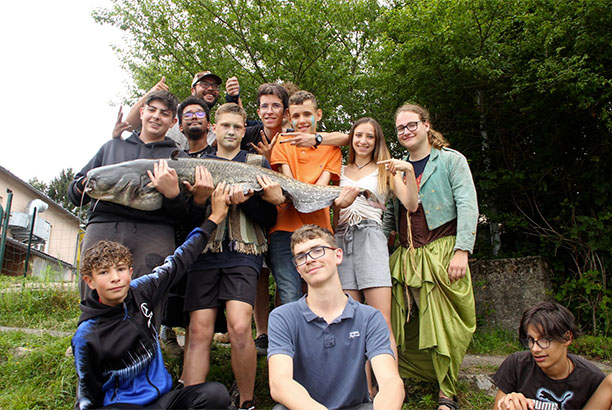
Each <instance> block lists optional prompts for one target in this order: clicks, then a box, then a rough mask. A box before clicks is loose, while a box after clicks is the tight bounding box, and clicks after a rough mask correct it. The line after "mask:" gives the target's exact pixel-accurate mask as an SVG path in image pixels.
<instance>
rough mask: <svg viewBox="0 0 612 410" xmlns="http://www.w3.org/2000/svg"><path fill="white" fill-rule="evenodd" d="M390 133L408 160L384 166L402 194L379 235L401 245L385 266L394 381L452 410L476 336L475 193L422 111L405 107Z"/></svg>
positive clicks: (462, 162)
mask: <svg viewBox="0 0 612 410" xmlns="http://www.w3.org/2000/svg"><path fill="white" fill-rule="evenodd" d="M395 126H396V130H397V136H398V141H399V143H400V144H401V145H402V146H403V147H404V148H406V149H407V150H408V155H407V156H406V157H405V158H404V159H403V160H399V159H391V160H388V161H385V163H386V167H387V169H388V170H389V172H391V173H392V174H394V175H396V174H397V173H400V174H401V175H403V177H404V179H403V182H404V184H405V189H404V194H403V195H398V197H397V198H395V199H393V200H392V201H390V203H389V206H388V207H387V210H386V212H385V215H384V221H383V228H384V231H385V233H386V234H387V235H388V234H389V233H390V232H391V231H396V232H397V233H398V235H399V239H400V244H401V247H399V248H398V249H397V250H396V251H395V252H394V253H393V254H392V255H391V257H390V259H389V263H390V267H391V277H392V284H393V298H392V302H391V303H392V306H391V323H392V327H393V333H394V334H395V337H396V340H397V347H398V364H399V369H400V375H401V376H402V377H413V378H417V379H421V380H426V381H435V382H437V383H438V385H439V387H440V392H439V401H438V403H439V407H438V409H440V410H454V409H457V408H458V406H457V401H456V397H455V396H456V394H457V376H458V373H459V367H460V365H461V362H462V361H463V357H464V355H465V352H466V350H467V347H468V345H469V343H470V340H471V338H472V334H473V333H474V330H475V329H476V314H475V309H474V295H473V291H472V281H471V276H470V271H469V268H468V255H469V254H470V253H471V252H472V251H473V248H474V241H475V239H476V224H477V221H478V202H477V200H476V189H475V187H474V181H473V179H472V174H471V172H470V169H469V166H468V164H467V160H466V159H465V157H464V156H463V155H461V153H459V152H457V151H455V150H452V149H450V148H448V142H447V141H446V140H445V139H444V137H442V135H441V134H440V133H439V132H437V131H435V130H433V129H432V127H431V123H430V120H429V113H428V112H427V110H425V109H424V108H423V107H421V106H418V105H411V104H406V105H403V106H402V107H400V108H399V109H398V110H397V112H396V114H395ZM396 192H398V191H397V190H396ZM400 192H401V191H400Z"/></svg>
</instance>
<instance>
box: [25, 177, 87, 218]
mask: <svg viewBox="0 0 612 410" xmlns="http://www.w3.org/2000/svg"><path fill="white" fill-rule="evenodd" d="M74 175H75V173H74V170H73V169H72V168H66V169H62V170H61V171H60V174H59V175H58V176H56V177H54V178H53V179H52V180H51V181H50V182H49V183H48V184H47V183H45V182H42V181H39V180H38V178H32V179H30V180H29V181H28V183H29V184H30V185H32V186H33V187H34V188H36V189H38V190H39V191H40V192H42V193H43V194H45V195H47V196H48V197H49V198H51V199H52V200H54V201H55V202H57V203H58V204H60V205H61V206H62V208H64V209H65V210H67V211H68V212H71V213H73V214H74V215H78V214H77V212H78V207H76V206H74V205H73V204H72V202H70V200H68V197H67V196H66V192H68V185H70V182H72V180H73V179H74Z"/></svg>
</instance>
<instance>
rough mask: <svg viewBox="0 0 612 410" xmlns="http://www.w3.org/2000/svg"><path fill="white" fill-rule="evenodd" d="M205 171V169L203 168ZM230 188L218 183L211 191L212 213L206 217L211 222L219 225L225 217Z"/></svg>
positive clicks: (228, 204)
mask: <svg viewBox="0 0 612 410" xmlns="http://www.w3.org/2000/svg"><path fill="white" fill-rule="evenodd" d="M204 169H206V168H204ZM229 192H230V186H229V185H227V184H226V183H225V182H219V184H217V187H216V188H215V189H214V190H213V192H212V196H211V198H210V205H211V207H212V213H211V214H210V216H209V217H208V219H210V220H211V221H213V222H214V223H216V224H217V225H219V224H220V223H221V222H222V221H223V220H224V219H225V217H226V216H227V211H228V209H229V206H230V201H229Z"/></svg>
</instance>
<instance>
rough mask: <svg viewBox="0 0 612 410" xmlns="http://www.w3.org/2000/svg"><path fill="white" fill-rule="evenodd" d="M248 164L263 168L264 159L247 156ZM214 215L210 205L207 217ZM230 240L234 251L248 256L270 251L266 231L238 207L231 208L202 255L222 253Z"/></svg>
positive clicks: (213, 233)
mask: <svg viewBox="0 0 612 410" xmlns="http://www.w3.org/2000/svg"><path fill="white" fill-rule="evenodd" d="M246 162H247V164H251V165H259V166H263V163H264V157H263V156H261V155H257V154H247V160H246ZM211 213H212V209H211V207H210V205H209V206H208V209H207V211H206V214H207V217H208V215H210V214H211ZM226 236H227V238H228V239H229V248H230V250H232V251H235V252H239V253H245V254H248V255H261V254H263V253H264V252H266V251H267V250H268V240H267V238H266V234H265V232H264V230H263V229H262V228H261V227H260V226H259V225H257V224H256V223H254V222H253V221H251V220H250V219H249V218H247V217H246V215H245V214H244V212H242V210H241V209H240V207H239V206H238V205H232V206H230V208H229V211H228V213H227V216H226V217H225V219H224V220H223V222H221V224H219V225H218V226H217V228H216V229H215V230H214V231H213V232H212V233H211V235H210V238H211V239H210V240H209V241H208V245H206V248H205V249H204V250H203V251H202V253H209V252H211V253H220V252H222V251H223V241H224V240H225V239H226Z"/></svg>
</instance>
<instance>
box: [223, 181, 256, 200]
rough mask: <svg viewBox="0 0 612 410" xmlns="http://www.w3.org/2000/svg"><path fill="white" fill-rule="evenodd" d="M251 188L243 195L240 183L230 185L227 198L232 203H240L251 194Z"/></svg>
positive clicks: (249, 197)
mask: <svg viewBox="0 0 612 410" xmlns="http://www.w3.org/2000/svg"><path fill="white" fill-rule="evenodd" d="M253 194H254V192H253V190H251V189H249V191H248V193H247V194H246V195H245V194H244V191H243V190H242V184H238V185H232V187H231V189H230V191H229V199H230V203H231V204H232V205H238V204H242V203H244V202H246V201H248V200H249V199H251V197H252V196H253Z"/></svg>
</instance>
